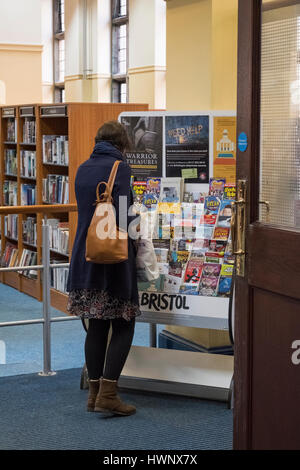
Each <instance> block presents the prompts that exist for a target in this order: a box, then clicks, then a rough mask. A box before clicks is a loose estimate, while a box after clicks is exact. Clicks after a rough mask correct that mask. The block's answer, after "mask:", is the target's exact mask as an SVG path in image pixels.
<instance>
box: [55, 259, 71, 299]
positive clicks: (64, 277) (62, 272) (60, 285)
mask: <svg viewBox="0 0 300 470" xmlns="http://www.w3.org/2000/svg"><path fill="white" fill-rule="evenodd" d="M60 262H61V261H58V260H55V259H54V260H53V259H52V260H51V263H52V264H58V263H60ZM68 275H69V268H54V269H51V281H50V285H51V287H52V288H53V289H55V290H57V291H59V292H63V293H66V292H67V282H68Z"/></svg>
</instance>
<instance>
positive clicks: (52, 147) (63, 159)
mask: <svg viewBox="0 0 300 470" xmlns="http://www.w3.org/2000/svg"><path fill="white" fill-rule="evenodd" d="M43 163H50V164H54V165H66V166H67V165H68V164H69V141H68V136H67V135H43Z"/></svg>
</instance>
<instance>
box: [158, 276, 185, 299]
mask: <svg viewBox="0 0 300 470" xmlns="http://www.w3.org/2000/svg"><path fill="white" fill-rule="evenodd" d="M180 285H181V278H180V277H177V276H171V275H169V274H167V275H165V276H164V280H163V288H162V291H163V292H166V293H167V294H178V293H179V289H180Z"/></svg>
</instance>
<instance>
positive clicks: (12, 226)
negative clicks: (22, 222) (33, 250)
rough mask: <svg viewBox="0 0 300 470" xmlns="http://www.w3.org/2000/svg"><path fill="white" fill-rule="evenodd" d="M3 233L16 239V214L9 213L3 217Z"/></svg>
mask: <svg viewBox="0 0 300 470" xmlns="http://www.w3.org/2000/svg"><path fill="white" fill-rule="evenodd" d="M4 235H5V236H6V237H9V238H14V239H16V240H17V239H18V215H17V214H9V215H6V216H5V217H4Z"/></svg>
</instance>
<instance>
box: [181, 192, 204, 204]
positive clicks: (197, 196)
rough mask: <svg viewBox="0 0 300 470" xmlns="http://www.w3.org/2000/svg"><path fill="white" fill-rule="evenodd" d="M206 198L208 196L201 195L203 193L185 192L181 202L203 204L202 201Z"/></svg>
mask: <svg viewBox="0 0 300 470" xmlns="http://www.w3.org/2000/svg"><path fill="white" fill-rule="evenodd" d="M206 196H208V194H207V193H203V192H198V191H196V192H195V191H185V192H184V194H183V202H186V203H188V202H189V203H191V202H195V203H201V204H204V200H205V198H206Z"/></svg>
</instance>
